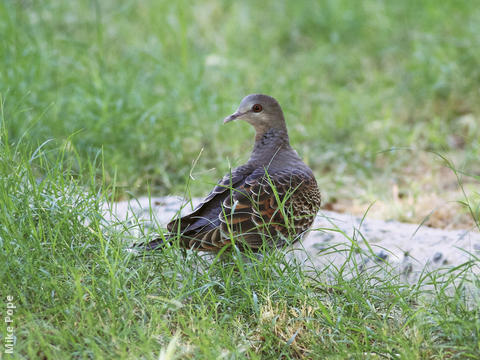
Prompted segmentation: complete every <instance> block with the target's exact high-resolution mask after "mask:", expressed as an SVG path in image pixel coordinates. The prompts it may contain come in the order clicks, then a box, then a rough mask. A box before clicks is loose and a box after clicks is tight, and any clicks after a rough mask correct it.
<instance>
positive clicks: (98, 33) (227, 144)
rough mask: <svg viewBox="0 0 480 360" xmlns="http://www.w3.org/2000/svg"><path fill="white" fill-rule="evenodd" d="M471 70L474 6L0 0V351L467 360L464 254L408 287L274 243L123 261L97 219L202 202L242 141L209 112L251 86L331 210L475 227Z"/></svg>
mask: <svg viewBox="0 0 480 360" xmlns="http://www.w3.org/2000/svg"><path fill="white" fill-rule="evenodd" d="M478 64H480V7H478V6H477V4H475V2H472V1H462V0H460V1H443V2H438V1H433V0H422V1H413V0H405V1H378V0H376V1H374V0H367V1H353V0H352V1H346V0H337V1H319V2H316V3H314V2H311V1H281V0H276V1H263V2H255V1H250V0H247V1H242V2H230V1H220V0H211V1H202V2H188V1H163V0H162V1H154V0H144V1H124V2H117V1H112V0H105V1H93V0H92V1H76V2H67V1H60V0H46V1H31V0H30V1H29V0H24V1H13V0H12V1H9V0H7V1H3V2H1V3H0V121H1V128H0V157H1V161H0V177H1V182H0V207H1V210H0V247H1V248H2V251H1V252H0V264H2V266H0V306H1V307H0V308H1V314H2V317H5V319H6V317H7V316H9V317H10V319H11V320H12V322H8V321H7V322H4V321H1V320H2V319H0V321H1V323H2V324H3V325H2V326H0V334H1V335H0V336H2V338H1V339H0V340H1V342H2V344H0V345H1V347H0V351H1V354H2V355H3V357H4V358H9V354H7V353H5V350H8V349H9V348H8V346H9V345H8V344H9V343H8V342H9V339H10V337H9V336H10V335H12V334H14V337H15V343H14V345H13V354H12V355H13V358H43V359H57V358H58V359H64V358H80V359H83V358H145V359H150V358H152V359H153V358H156V359H158V358H162V359H170V358H174V357H175V356H177V357H178V358H204V359H214V358H244V357H245V358H253V359H257V358H258V359H260V358H271V359H278V358H282V357H283V358H301V357H304V358H318V359H324V358H334V359H344V358H358V359H363V358H373V359H375V358H392V359H397V358H398V359H419V358H427V359H443V358H462V359H464V358H479V357H480V320H479V318H480V314H479V312H480V309H479V306H478V301H479V293H480V292H479V290H480V283H479V282H478V280H476V279H473V280H472V279H471V278H470V277H469V276H468V275H469V272H470V269H471V267H472V266H479V263H478V261H477V262H473V263H468V264H464V265H462V266H460V267H459V268H457V269H454V270H453V271H452V272H451V273H450V274H449V276H447V277H446V278H442V279H441V278H440V277H439V276H438V275H437V274H431V275H426V276H425V277H424V279H422V282H421V283H422V285H427V284H430V285H431V286H429V287H423V286H413V285H411V286H410V285H409V286H407V285H405V284H402V283H401V282H399V281H398V279H397V277H396V276H395V275H394V273H393V272H392V273H391V274H390V275H389V274H387V275H386V276H385V275H382V276H378V274H376V273H364V272H361V271H360V270H359V269H358V267H356V266H355V264H353V265H352V264H350V265H351V266H348V267H345V268H338V269H336V268H328V269H311V270H308V269H305V268H303V267H301V266H299V264H297V263H296V262H295V261H293V260H291V259H290V260H289V259H288V258H286V257H285V256H284V251H275V252H270V253H265V254H263V257H260V258H259V257H255V256H253V255H251V254H247V255H246V256H239V255H238V254H237V253H236V252H235V251H233V252H232V253H231V254H227V255H225V256H224V257H222V258H219V259H215V260H214V261H213V262H212V260H211V259H208V258H205V257H204V256H203V255H202V254H196V253H184V252H182V251H181V250H179V249H177V248H176V247H175V246H173V247H171V248H168V249H166V250H165V251H163V252H161V253H159V254H156V255H155V256H148V257H142V256H141V257H138V256H133V255H132V254H130V253H127V252H126V247H127V245H126V241H125V236H126V233H128V228H129V227H130V226H132V225H131V224H128V223H125V224H111V223H108V222H106V221H105V220H104V219H103V215H102V204H103V203H104V202H105V201H113V200H119V199H125V198H130V197H132V196H140V195H144V194H151V195H155V196H159V195H167V194H180V195H181V194H183V193H184V192H185V189H186V187H187V185H188V190H189V193H190V194H191V195H192V196H201V195H204V194H205V193H206V192H207V191H208V190H209V189H210V188H211V186H212V183H214V182H215V181H216V180H217V178H219V177H220V176H221V175H223V174H224V173H225V172H226V171H228V169H229V167H230V166H237V165H240V164H241V163H242V162H244V161H245V160H246V159H247V157H248V152H249V150H247V149H250V147H251V145H252V137H253V132H252V129H251V128H250V127H249V126H247V125H246V124H242V123H232V124H229V125H228V126H227V125H225V126H223V125H222V119H223V117H225V116H226V115H228V114H230V113H231V112H232V111H233V110H235V108H236V106H237V105H238V103H239V101H240V100H241V98H242V97H243V96H244V95H246V94H248V93H254V92H262V93H267V94H270V95H273V96H275V97H276V98H277V99H278V100H279V101H280V103H281V104H282V107H283V109H284V111H285V115H286V119H287V125H288V127H289V131H290V138H291V141H292V144H293V146H294V147H295V148H296V149H297V151H298V152H299V153H300V155H301V156H302V157H303V158H304V159H305V161H306V162H307V163H308V164H309V165H310V166H311V168H312V169H313V170H314V173H315V175H316V177H317V179H318V182H319V185H320V188H321V190H322V193H323V197H324V204H325V206H326V207H327V208H333V209H337V210H342V211H352V212H358V213H364V212H365V211H366V209H367V207H368V206H369V205H370V204H371V203H372V202H374V201H376V202H377V205H374V206H373V207H372V212H373V213H375V209H376V207H375V206H377V209H378V210H377V215H378V216H380V217H384V218H393V219H399V220H404V221H412V222H417V223H419V222H420V221H422V219H424V217H425V216H426V215H427V214H429V213H430V212H431V211H432V210H433V207H436V206H437V204H440V205H439V206H440V207H441V206H443V205H444V204H445V203H447V204H452V203H455V201H459V200H461V201H463V202H468V204H469V205H470V208H468V207H466V206H456V207H455V208H454V209H453V210H452V209H450V208H449V210H448V216H447V217H448V221H446V223H442V224H441V225H442V226H447V227H448V226H453V227H455V226H457V227H458V226H460V225H461V226H467V227H473V226H478V216H479V206H478V204H479V199H480V197H479V195H478V181H479V176H480V164H479V162H478V159H479V156H480V145H479V141H478V139H479V137H480V102H479V101H478V98H479V96H480V67H479V66H478ZM442 157H445V158H447V159H449V161H451V162H452V163H453V168H454V170H455V171H453V170H452V169H450V168H449V167H448V166H446V164H447V162H446V161H444V160H443V159H442ZM196 159H197V161H196V163H195V167H193V163H194V161H195V160H196ZM456 174H457V175H458V176H459V178H457V177H456V176H455V175H456ZM460 185H462V186H463V189H464V190H465V194H463V192H462V191H461V187H460ZM432 199H434V200H432ZM437 202H438V203H437ZM419 204H420V205H419ZM470 210H471V211H470ZM476 224H477V225H476ZM118 225H122V226H123V228H124V230H123V231H120V230H119V226H118ZM461 226H460V227H461ZM353 243H354V242H353ZM352 246H353V245H352ZM347 268H348V269H350V270H348V271H347V270H346V269H347ZM351 269H353V270H351ZM347 272H350V273H347ZM427 288H428V291H427V290H426V289H427ZM9 299H11V300H9ZM8 303H11V304H12V305H13V306H15V308H13V310H12V309H7V304H8ZM8 311H10V312H8ZM9 325H10V326H9ZM9 328H10V329H9Z"/></svg>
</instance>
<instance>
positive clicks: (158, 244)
mask: <svg viewBox="0 0 480 360" xmlns="http://www.w3.org/2000/svg"><path fill="white" fill-rule="evenodd" d="M172 240H173V238H172V236H170V235H164V236H158V237H156V238H154V239H153V240H147V241H144V242H139V243H135V244H133V246H132V247H131V248H130V250H131V251H135V252H138V251H152V250H161V249H162V248H163V247H164V246H165V245H166V244H168V243H169V242H170V241H172Z"/></svg>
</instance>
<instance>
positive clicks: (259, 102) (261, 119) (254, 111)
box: [223, 94, 285, 134]
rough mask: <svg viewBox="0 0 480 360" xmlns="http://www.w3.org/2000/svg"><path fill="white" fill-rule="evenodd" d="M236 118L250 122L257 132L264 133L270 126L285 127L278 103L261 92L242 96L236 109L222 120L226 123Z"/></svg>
mask: <svg viewBox="0 0 480 360" xmlns="http://www.w3.org/2000/svg"><path fill="white" fill-rule="evenodd" d="M236 119H242V120H245V121H246V122H248V123H250V124H251V125H252V126H253V127H254V128H255V130H256V131H257V134H262V133H265V132H266V131H268V130H270V129H272V128H279V129H284V128H285V119H284V117H283V112H282V108H281V107H280V104H279V103H278V102H277V100H275V99H274V98H273V97H271V96H268V95H263V94H251V95H247V96H246V97H244V98H243V100H242V101H241V102H240V105H239V106H238V109H237V111H235V112H234V113H233V114H232V115H230V116H228V117H226V118H225V119H224V120H223V122H224V123H227V122H230V121H233V120H236Z"/></svg>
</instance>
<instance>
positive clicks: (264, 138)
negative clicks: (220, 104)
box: [144, 94, 320, 251]
mask: <svg viewBox="0 0 480 360" xmlns="http://www.w3.org/2000/svg"><path fill="white" fill-rule="evenodd" d="M235 119H243V120H246V121H247V122H248V123H250V124H251V125H253V127H254V128H255V130H256V136H255V145H254V147H253V151H252V153H251V155H250V159H249V160H248V162H247V163H246V164H245V165H242V166H239V167H237V168H235V169H233V170H232V171H231V173H229V174H227V175H225V176H224V177H223V179H221V180H220V181H219V182H218V184H217V185H216V186H215V188H214V189H213V190H212V191H211V192H210V194H208V195H207V197H206V198H205V199H204V200H203V201H202V203H200V204H199V205H198V206H197V207H196V208H195V210H194V211H193V212H192V213H190V214H188V215H186V216H183V217H181V218H179V219H175V220H173V221H172V222H170V223H169V224H168V225H167V229H168V231H169V234H168V235H167V236H166V237H165V240H167V241H169V240H172V239H174V238H176V237H177V236H179V241H180V245H181V246H182V247H185V248H192V249H197V250H204V251H219V250H220V249H221V248H222V247H223V246H225V245H227V244H229V243H231V242H232V241H233V242H235V244H236V245H237V246H238V247H239V248H240V249H245V248H246V247H250V248H251V249H253V250H256V249H258V248H260V247H261V246H262V245H264V244H265V245H267V246H281V245H283V244H285V242H286V241H287V239H290V240H289V241H292V242H294V241H296V240H298V239H300V238H301V237H302V236H303V235H304V234H305V232H306V231H307V230H308V229H309V228H310V226H311V225H312V223H313V220H314V218H315V215H316V214H317V212H318V210H319V208H320V192H319V190H318V187H317V182H316V180H315V177H314V175H313V173H312V170H311V169H310V168H309V167H308V166H307V165H306V164H305V163H304V162H303V161H302V160H301V159H300V157H299V156H298V154H297V152H296V151H295V150H293V149H292V147H291V146H290V142H289V138H288V133H287V127H286V124H285V120H284V117H283V112H282V109H281V107H280V105H279V104H278V102H277V101H276V100H275V99H274V98H272V97H270V96H267V95H261V94H253V95H248V96H247V97H245V98H244V99H243V100H242V102H241V103H240V106H239V108H238V110H237V111H236V112H235V113H234V114H232V115H230V116H229V117H227V118H226V119H225V120H224V122H225V123H227V122H230V121H232V120H235ZM165 240H164V239H160V238H158V239H155V240H153V241H152V242H150V243H147V244H145V245H144V247H146V248H147V249H156V248H158V247H161V246H162V245H163V243H164V241H165Z"/></svg>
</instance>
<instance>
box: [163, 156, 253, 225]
mask: <svg viewBox="0 0 480 360" xmlns="http://www.w3.org/2000/svg"><path fill="white" fill-rule="evenodd" d="M251 173H252V167H251V166H249V165H248V164H247V165H242V166H239V167H237V168H235V169H233V170H232V171H231V172H230V173H228V174H226V175H225V176H224V177H223V178H222V179H221V180H220V181H219V182H218V183H217V185H216V186H215V187H214V188H213V190H212V191H211V192H210V193H209V194H208V195H207V196H206V197H205V199H203V201H202V202H201V203H200V204H198V205H197V207H196V208H195V209H194V210H193V212H191V213H190V214H187V215H185V216H183V217H180V218H177V219H174V220H173V221H171V222H170V223H169V224H168V225H167V230H168V231H169V232H171V233H177V232H181V233H184V232H185V231H194V230H198V229H202V231H205V230H208V229H209V228H211V227H212V226H218V224H219V219H218V214H219V212H220V211H221V206H220V204H221V202H222V201H223V199H224V198H225V197H226V196H227V195H228V191H227V190H229V189H232V188H235V187H237V186H241V185H242V183H243V182H244V181H245V179H246V178H247V177H248V176H249V175H251Z"/></svg>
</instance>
